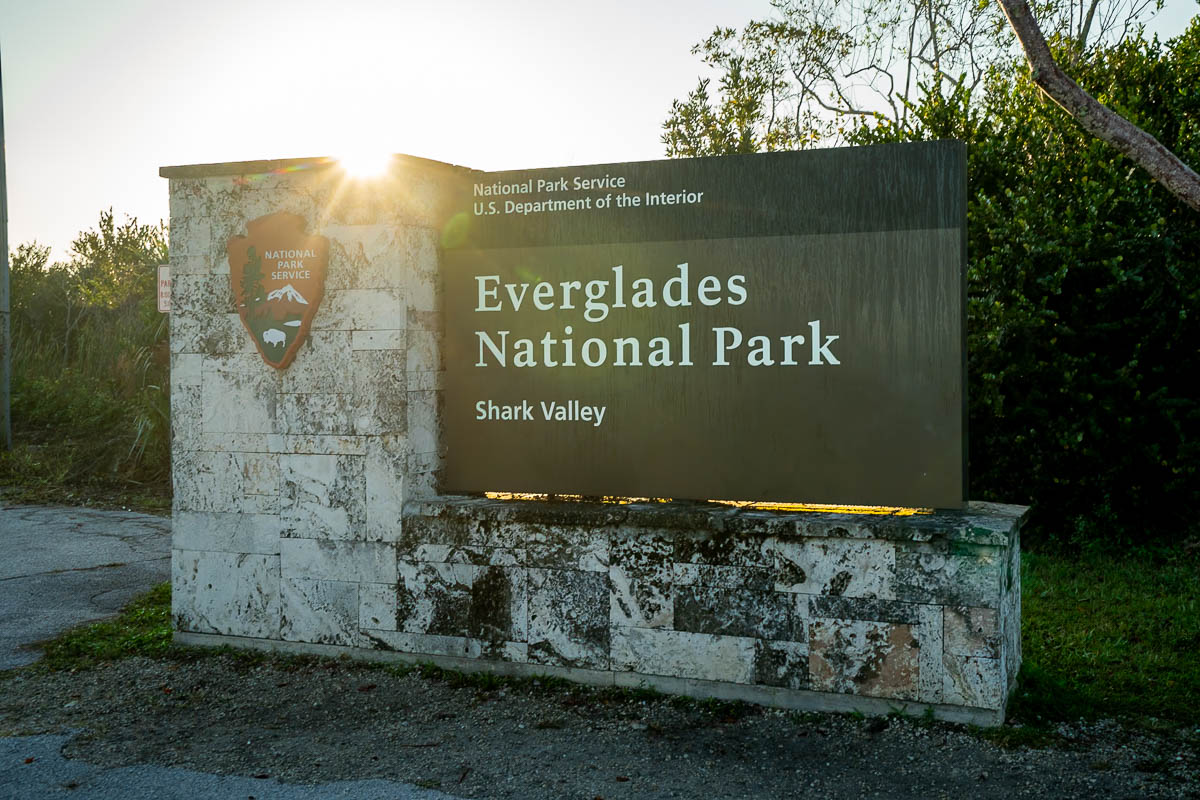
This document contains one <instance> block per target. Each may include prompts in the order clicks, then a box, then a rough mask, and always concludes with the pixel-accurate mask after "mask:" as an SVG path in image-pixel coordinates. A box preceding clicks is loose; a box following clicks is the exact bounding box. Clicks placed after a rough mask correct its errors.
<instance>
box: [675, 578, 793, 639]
mask: <svg viewBox="0 0 1200 800" xmlns="http://www.w3.org/2000/svg"><path fill="white" fill-rule="evenodd" d="M793 608H794V601H793V599H792V597H791V596H790V595H787V594H784V593H782V592H773V591H768V592H754V591H747V590H745V589H717V588H714V587H711V586H677V587H675V625H674V627H675V630H678V631H690V632H693V633H711V634H714V635H718V636H742V637H753V638H757V639H776V640H782V641H792V640H795V639H797V638H803V636H804V626H803V625H801V626H800V627H799V630H797V627H796V625H795V623H794V615H793Z"/></svg>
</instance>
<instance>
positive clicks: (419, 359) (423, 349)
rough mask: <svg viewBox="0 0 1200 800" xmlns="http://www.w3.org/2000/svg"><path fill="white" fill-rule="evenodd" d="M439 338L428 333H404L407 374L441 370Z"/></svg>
mask: <svg viewBox="0 0 1200 800" xmlns="http://www.w3.org/2000/svg"><path fill="white" fill-rule="evenodd" d="M439 338H440V337H439V336H438V335H437V334H436V333H431V332H429V331H422V330H413V329H410V330H408V331H407V333H406V340H405V341H406V351H407V362H406V367H405V369H406V370H407V371H408V372H435V371H437V370H439V369H441V356H440V352H439V350H440V348H439Z"/></svg>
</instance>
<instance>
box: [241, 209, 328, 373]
mask: <svg viewBox="0 0 1200 800" xmlns="http://www.w3.org/2000/svg"><path fill="white" fill-rule="evenodd" d="M304 227H305V223H304V217H301V216H299V215H298V214H286V213H283V212H278V213H275V214H268V215H267V216H265V217H259V218H258V219H256V220H254V221H252V222H250V223H247V225H246V230H247V232H248V233H249V234H250V235H249V236H235V237H233V238H232V239H230V240H229V245H228V246H227V248H226V250H227V251H228V253H229V277H230V279H231V281H232V282H233V297H234V302H235V303H236V305H237V311H238V316H240V317H241V318H242V324H243V325H245V326H246V330H247V331H248V332H249V333H250V338H251V339H253V340H254V346H255V347H257V348H258V352H259V353H260V354H261V355H262V357H263V361H266V362H267V363H268V364H270V365H271V366H272V367H275V368H276V369H284V368H286V367H287V365H288V364H291V363H292V359H293V358H295V357H296V351H297V350H299V349H300V344H301V343H302V342H303V341H304V337H305V336H307V335H308V329H309V328H310V327H311V326H312V321H313V317H315V316H316V314H317V308H318V307H319V306H320V305H321V299H322V298H323V297H324V296H325V272H326V267H328V265H329V240H328V239H326V238H325V237H324V236H313V235H309V234H306V233H305V232H304Z"/></svg>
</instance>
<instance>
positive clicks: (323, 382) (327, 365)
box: [280, 312, 353, 395]
mask: <svg viewBox="0 0 1200 800" xmlns="http://www.w3.org/2000/svg"><path fill="white" fill-rule="evenodd" d="M317 316H318V318H320V312H318V313H317ZM350 345H351V333H350V331H342V330H316V329H314V330H311V331H309V333H308V338H307V339H306V340H305V341H304V344H303V345H302V346H301V347H300V352H299V353H298V354H297V355H296V360H295V361H293V362H292V364H291V366H289V367H288V368H287V369H285V370H283V373H282V383H281V387H280V388H281V390H282V391H283V392H285V393H288V394H300V395H305V394H340V393H346V392H348V391H349V389H348V388H347V382H348V380H351V379H352V377H353V376H352V374H347V373H348V370H347V366H348V365H349V363H350V355H351V353H352V352H353V351H352V349H351V347H350Z"/></svg>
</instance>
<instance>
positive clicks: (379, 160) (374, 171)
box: [338, 150, 392, 179]
mask: <svg viewBox="0 0 1200 800" xmlns="http://www.w3.org/2000/svg"><path fill="white" fill-rule="evenodd" d="M338 163H339V164H341V165H342V169H344V170H346V174H347V175H349V176H350V177H351V178H360V179H362V178H378V177H379V176H380V175H383V174H384V173H385V172H387V170H388V167H389V166H391V163H392V154H391V153H385V152H382V151H370V150H360V151H357V152H354V153H349V154H347V155H344V156H340V157H339V158H338Z"/></svg>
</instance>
